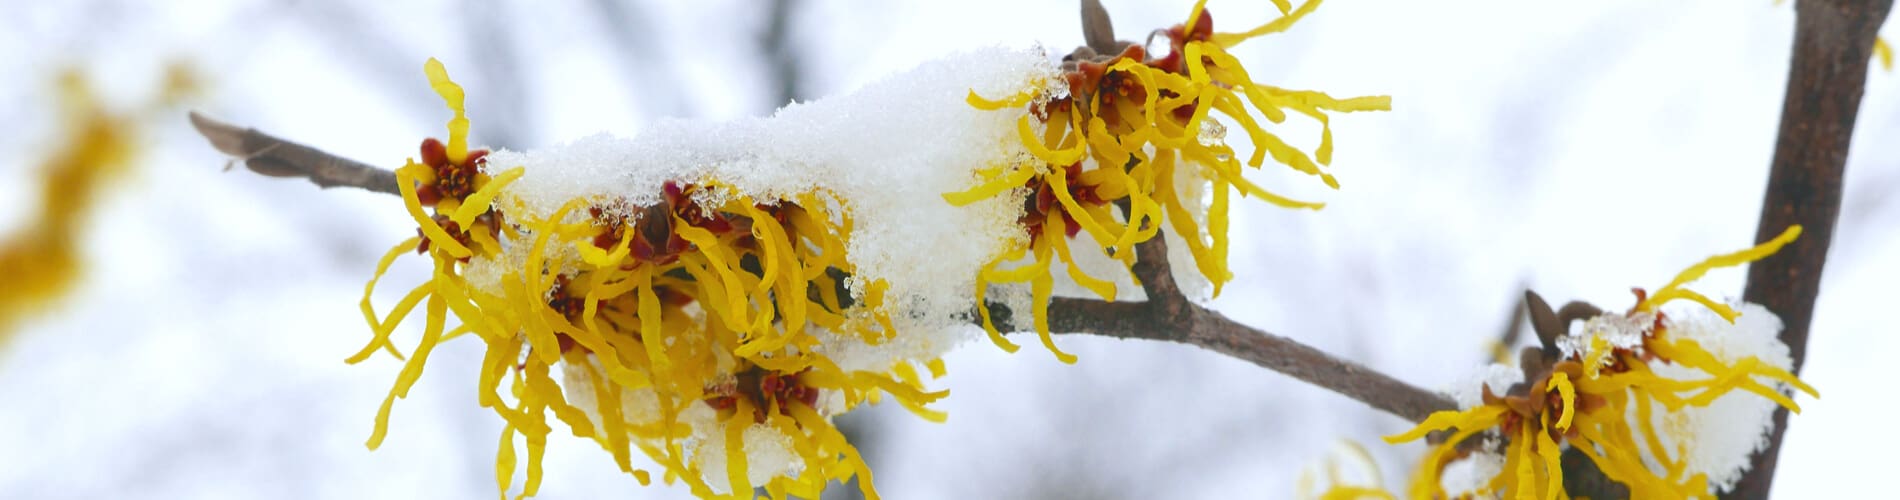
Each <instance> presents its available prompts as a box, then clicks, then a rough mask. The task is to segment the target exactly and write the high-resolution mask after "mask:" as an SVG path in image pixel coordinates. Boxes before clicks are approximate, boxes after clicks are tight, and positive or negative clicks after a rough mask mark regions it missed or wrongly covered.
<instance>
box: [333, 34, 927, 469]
mask: <svg viewBox="0 0 1900 500" xmlns="http://www.w3.org/2000/svg"><path fill="white" fill-rule="evenodd" d="M425 69H426V72H427V74H428V76H429V80H430V83H431V85H432V86H433V87H434V89H435V91H436V92H437V93H438V94H440V95H441V96H442V98H443V100H444V102H445V103H446V104H447V105H448V107H449V108H450V110H452V111H453V112H454V113H455V115H454V118H453V119H452V120H451V121H450V122H449V139H448V141H447V142H446V143H444V142H441V141H436V140H434V139H430V140H427V141H424V142H423V144H422V147H421V151H420V153H421V154H420V161H418V160H416V159H411V160H410V161H409V162H407V164H406V165H405V166H403V167H402V168H401V169H398V170H397V172H396V176H397V180H398V188H399V190H400V191H401V194H402V197H403V201H404V204H405V206H406V210H407V211H408V213H409V215H410V216H411V217H412V218H413V219H414V220H415V221H416V223H417V225H418V227H419V233H420V234H419V235H418V236H417V237H415V238H411V239H409V240H407V241H404V242H402V243H400V244H398V245H397V246H396V247H395V248H393V249H391V250H390V252H389V253H388V254H387V255H386V256H385V257H384V258H383V259H382V261H381V262H380V263H379V264H378V266H377V270H376V276H375V277H373V278H372V279H371V281H370V283H369V284H368V285H367V286H366V289H365V295H364V299H363V303H362V308H363V313H364V315H365V318H366V320H367V321H368V322H369V324H370V326H371V327H372V330H373V332H374V336H373V338H372V340H371V341H370V342H369V343H368V345H366V346H364V348H363V349H362V350H361V351H360V352H358V353H357V354H356V355H354V356H351V357H350V358H349V360H348V361H350V362H352V363H355V362H360V361H363V360H366V359H368V358H369V357H371V356H372V355H374V354H375V353H376V352H377V351H379V350H381V351H386V352H389V353H390V354H392V355H394V356H396V357H397V358H402V357H403V356H402V354H401V353H400V352H399V351H398V350H397V349H396V348H395V347H394V344H393V342H392V340H391V335H392V334H393V333H394V331H395V329H396V327H397V326H398V324H399V323H400V322H401V321H402V320H403V319H404V318H405V317H407V316H409V315H411V314H413V312H414V310H415V309H416V308H417V307H422V308H423V311H424V312H423V315H424V318H425V319H424V321H425V325H424V327H423V332H422V339H421V342H420V344H418V345H417V347H416V348H415V349H414V350H413V351H412V352H411V353H410V354H409V355H408V357H407V360H406V364H405V365H404V367H403V369H402V371H401V374H400V375H399V376H398V378H397V381H396V384H395V386H394V387H393V388H392V389H391V391H390V393H389V396H388V398H387V399H385V401H384V403H383V405H382V407H381V409H380V410H379V411H378V413H377V416H376V427H375V431H374V433H373V434H372V436H371V438H370V440H369V443H368V445H369V446H370V447H371V448H375V447H377V446H379V445H380V444H381V443H382V440H383V439H384V436H385V431H386V429H387V426H388V423H387V422H388V418H389V413H390V410H391V407H392V405H393V403H394V401H395V400H396V399H400V398H402V397H404V396H406V395H407V392H408V390H409V388H410V387H412V385H413V384H414V383H415V382H416V380H417V379H418V378H419V377H420V376H421V374H422V371H423V367H424V364H425V363H426V361H427V358H428V356H429V353H430V351H431V350H432V349H433V348H434V346H435V345H437V344H439V343H440V342H443V341H445V340H449V339H452V338H457V337H462V336H471V337H475V338H477V339H479V340H480V341H481V342H483V343H484V344H485V346H486V355H485V358H484V360H483V361H482V363H481V366H482V370H481V373H480V387H481V390H482V393H481V397H480V402H481V404H482V405H483V406H485V407H488V408H491V409H492V410H493V411H494V412H495V413H496V414H497V415H498V416H500V417H501V418H502V419H503V420H504V421H505V422H506V425H505V427H504V429H503V432H502V435H501V436H500V438H499V447H498V453H497V458H496V480H497V483H498V486H499V488H500V489H501V491H502V493H503V495H504V496H505V495H506V494H507V492H508V491H510V490H511V487H512V481H513V478H514V474H515V471H516V470H517V468H518V465H519V464H518V454H517V452H518V448H517V446H516V442H517V438H519V439H520V440H521V441H523V442H525V443H526V446H525V451H526V464H525V470H526V483H525V484H523V485H522V486H521V489H520V496H522V497H525V496H530V495H533V494H534V493H535V492H536V490H537V489H538V488H539V485H540V481H541V471H542V465H541V459H542V456H543V454H544V453H545V450H546V446H547V438H548V435H549V434H550V433H552V432H553V426H552V425H551V422H550V421H549V418H548V416H549V414H550V413H552V415H553V417H554V419H555V420H559V421H560V422H561V423H562V424H564V425H565V426H566V427H567V428H568V430H569V431H570V432H571V433H572V434H573V435H575V436H577V437H582V438H587V439H591V440H593V441H595V442H596V443H598V444H599V445H600V446H601V447H602V448H603V449H604V450H606V451H607V452H608V453H609V454H611V455H612V457H613V459H614V460H615V462H616V463H617V464H618V465H619V466H620V468H621V469H622V470H623V471H626V472H629V473H631V474H633V475H634V476H635V477H636V478H638V479H639V480H640V481H641V482H642V483H643V484H644V483H646V482H648V481H649V480H650V474H649V473H648V472H647V471H644V470H639V469H636V468H635V467H634V465H633V462H632V460H631V457H632V454H633V452H634V451H635V450H637V451H639V452H640V453H642V454H644V455H646V456H647V457H648V458H650V459H652V460H653V461H654V462H656V463H658V464H660V466H661V467H663V468H664V471H663V474H664V475H663V480H665V481H667V482H669V483H671V482H674V481H680V482H683V483H684V484H686V485H687V486H688V487H689V488H691V490H692V491H693V492H694V493H695V494H696V495H699V496H701V497H738V498H747V497H750V496H751V495H752V493H753V491H754V489H755V488H764V490H765V491H766V492H768V493H769V494H771V495H772V496H773V497H776V498H785V497H786V496H787V495H798V496H801V497H806V498H816V497H817V496H818V494H819V492H820V491H821V490H822V489H823V488H824V486H825V484H826V483H827V482H830V481H838V482H844V481H847V480H850V479H852V478H854V477H855V478H857V479H858V480H859V481H858V484H859V485H860V487H861V489H862V491H863V493H864V494H865V496H866V497H867V498H877V493H876V490H875V489H874V487H873V483H872V479H871V471H870V470H869V468H868V467H867V466H866V465H865V463H864V460H863V458H862V457H861V456H860V455H859V453H858V451H857V449H856V448H855V447H853V446H852V445H851V444H850V443H849V442H847V441H846V440H845V438H844V436H843V435H842V434H841V433H839V431H838V430H837V428H836V427H834V426H833V425H832V424H831V422H830V416H832V415H835V414H837V413H840V412H843V411H848V410H850V409H851V408H854V407H857V406H859V405H862V404H866V403H873V402H877V401H879V400H880V399H883V398H884V397H886V396H888V397H889V398H890V399H891V400H894V401H896V402H897V403H898V404H900V405H902V406H904V407H906V408H908V409H910V410H911V411H913V412H914V413H916V414H918V415H920V416H923V417H925V418H927V419H931V420H937V421H941V420H943V418H944V414H943V413H941V412H938V411H935V410H931V409H929V408H927V407H926V405H928V404H930V403H931V402H933V401H935V400H937V399H939V398H941V397H943V396H944V395H946V394H947V391H936V392H931V391H928V390H926V389H925V387H924V379H923V374H924V373H927V374H928V375H929V376H930V377H932V378H935V377H939V376H941V375H942V374H943V365H942V362H941V361H940V360H937V359H927V360H921V361H899V362H897V363H895V364H892V365H889V368H888V369H887V370H885V371H881V372H879V371H865V370H845V369H843V368H841V367H840V366H839V365H838V364H837V363H835V362H834V361H833V360H832V359H831V358H829V357H828V356H827V355H826V354H825V353H824V352H822V350H821V349H820V345H821V340H822V339H821V337H822V336H824V335H843V336H851V337H854V338H856V339H858V340H861V341H862V342H864V343H866V344H873V345H874V344H878V343H883V342H887V341H890V340H891V339H892V338H894V336H896V335H897V334H898V332H897V331H896V330H895V329H894V327H893V326H892V322H891V318H890V317H889V315H888V311H887V308H885V307H884V304H883V301H884V300H885V297H884V289H885V286H886V285H885V284H884V282H882V281H870V282H866V283H860V282H858V281H862V280H856V279H854V278H853V277H852V276H853V275H854V272H855V269H854V266H853V260H852V259H851V257H850V256H849V255H848V254H847V250H846V249H847V247H848V246H849V244H850V240H851V236H852V233H853V228H852V226H853V224H852V219H851V217H850V203H849V201H848V200H840V199H835V197H833V196H831V195H829V194H828V193H827V192H825V191H824V190H822V189H813V190H810V191H808V192H804V193H799V194H796V195H793V196H788V197H774V198H755V197H754V196H752V195H749V194H747V193H743V192H740V191H738V190H737V189H735V188H733V187H731V186H729V185H726V184H724V183H722V182H721V181H720V180H719V179H717V178H704V179H677V180H669V181H667V182H666V183H665V184H664V188H663V191H664V192H662V193H655V194H656V195H657V196H656V199H658V200H659V201H658V202H657V203H651V204H635V203H632V202H630V201H628V200H625V199H613V198H601V197H578V198H573V199H569V200H567V201H566V202H565V203H564V204H562V205H561V206H560V207H558V209H554V210H552V211H546V212H542V211H537V208H536V207H534V206H532V204H531V203H530V202H529V201H527V200H526V199H525V198H523V197H522V196H519V195H518V193H514V192H512V191H510V186H511V183H513V182H515V181H516V180H517V179H520V178H521V177H522V175H523V169H522V167H513V168H505V169H502V168H497V166H495V165H493V164H492V163H490V162H489V158H490V155H489V154H488V153H487V152H486V151H483V150H469V149H468V144H467V142H468V127H469V122H468V120H467V118H466V117H465V116H464V112H463V111H464V110H463V102H462V101H463V91H462V88H461V87H460V86H459V85H456V84H455V83H454V82H453V81H451V80H450V79H449V77H448V75H447V72H446V71H445V70H444V69H443V67H442V65H441V63H439V62H437V61H435V60H433V59H432V60H430V61H429V63H428V64H427V65H426V67H425ZM410 251H416V252H420V253H422V254H424V255H427V256H428V257H429V259H430V261H431V262H432V263H433V267H434V272H433V274H432V276H431V278H430V279H429V280H428V281H426V282H424V283H422V284H420V285H418V286H416V287H415V288H413V289H411V290H410V291H409V292H408V293H407V294H406V295H405V296H403V298H402V299H400V300H399V301H398V302H397V303H396V305H395V306H394V307H393V308H392V309H390V310H389V311H388V312H387V313H382V314H379V313H378V312H377V311H376V310H375V308H374V307H373V306H372V304H371V300H370V295H371V293H372V292H374V290H375V288H376V285H377V281H378V280H379V279H380V277H381V276H382V274H383V273H384V272H385V271H386V270H387V269H388V268H389V267H390V266H391V265H392V264H393V263H394V261H396V260H397V259H398V258H399V257H401V256H402V255H403V254H405V253H408V252H410ZM450 316H453V317H454V318H455V320H456V321H455V323H456V324H454V325H451V322H450V320H449V318H450ZM557 369H558V370H559V371H560V373H559V374H558V376H557V374H556V373H555V370H557Z"/></svg>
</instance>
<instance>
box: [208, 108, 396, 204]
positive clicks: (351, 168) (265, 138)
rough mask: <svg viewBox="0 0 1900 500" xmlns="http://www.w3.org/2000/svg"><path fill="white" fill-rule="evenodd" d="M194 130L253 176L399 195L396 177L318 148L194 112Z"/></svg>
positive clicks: (391, 173)
mask: <svg viewBox="0 0 1900 500" xmlns="http://www.w3.org/2000/svg"><path fill="white" fill-rule="evenodd" d="M191 126H192V127H195V128H197V129H198V133H199V134H202V135H204V136H205V139H206V140H209V141H211V147H213V148H217V150H218V151H219V152H222V153H224V154H228V155H231V156H233V157H235V159H233V160H232V161H234V162H235V161H242V162H244V167H245V168H249V169H251V171H252V172H257V173H258V174H262V175H266V176H270V177H300V178H304V179H308V180H309V181H310V182H312V183H314V184H316V185H317V187H322V188H333V187H339V186H342V187H353V188H358V189H364V190H369V191H375V192H378V193H388V194H396V173H395V172H392V171H389V170H383V169H380V168H376V167H373V166H370V165H369V164H366V163H363V162H359V161H355V160H351V159H348V158H343V157H340V156H337V155H333V154H330V153H325V152H323V151H320V150H318V149H316V148H312V147H309V146H305V145H302V144H297V143H295V142H290V141H286V140H283V139H279V138H276V137H273V136H271V135H270V134H266V133H263V132H259V131H257V129H254V128H238V127H237V126H236V125H232V124H229V123H224V122H221V121H217V120H213V119H211V118H207V117H205V115H201V114H198V112H196V111H193V112H191Z"/></svg>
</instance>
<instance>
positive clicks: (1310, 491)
mask: <svg viewBox="0 0 1900 500" xmlns="http://www.w3.org/2000/svg"><path fill="white" fill-rule="evenodd" d="M1341 462H1345V463H1347V464H1351V465H1355V466H1356V467H1354V468H1355V469H1357V472H1356V473H1354V472H1348V471H1345V470H1341V467H1340V463H1341ZM1318 469H1319V470H1320V471H1322V472H1321V473H1314V470H1313V468H1310V467H1309V468H1308V469H1307V470H1305V471H1302V472H1301V473H1300V479H1299V483H1298V493H1297V494H1296V495H1294V498H1300V499H1310V500H1393V498H1394V497H1393V496H1392V494H1391V493H1389V492H1387V491H1386V490H1385V486H1384V481H1385V480H1384V478H1383V477H1382V476H1383V475H1382V474H1380V472H1379V463H1378V462H1376V461H1373V460H1372V454H1371V453H1367V452H1366V448H1365V447H1364V446H1360V445H1359V443H1357V442H1353V441H1341V442H1340V445H1339V449H1338V450H1336V451H1334V452H1333V453H1332V454H1331V455H1329V456H1327V457H1326V460H1325V461H1323V462H1321V464H1320V466H1319V467H1318ZM1355 474H1356V475H1355Z"/></svg>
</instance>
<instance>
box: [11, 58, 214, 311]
mask: <svg viewBox="0 0 1900 500" xmlns="http://www.w3.org/2000/svg"><path fill="white" fill-rule="evenodd" d="M197 87H198V84H197V81H196V77H195V76H194V74H193V73H192V72H191V70H190V68H189V67H187V66H186V65H184V64H181V63H173V64H171V65H168V66H167V67H166V74H165V77H164V82H163V84H162V86H161V88H160V91H159V93H158V95H157V96H156V98H155V99H153V102H152V103H151V104H150V105H148V106H147V107H146V109H141V110H135V111H131V112H114V111H111V110H108V109H106V107H105V106H104V105H103V103H101V102H100V99H99V96H98V95H96V94H95V93H94V91H93V89H92V88H91V87H90V86H89V85H88V84H87V82H86V77H85V75H84V74H82V73H81V72H79V71H78V70H76V69H74V70H66V71H64V72H62V73H61V74H60V76H59V78H58V88H57V90H58V93H57V94H58V95H57V102H58V103H59V105H60V111H61V114H62V115H63V116H64V117H65V121H66V132H65V134H64V139H63V140H64V144H63V145H61V146H59V147H58V148H57V149H56V150H55V151H54V152H53V153H52V154H51V155H49V156H48V158H47V159H46V162H45V163H44V164H43V165H42V166H41V170H42V174H41V175H42V176H43V179H44V180H43V183H42V184H41V185H40V189H39V194H40V196H39V200H40V204H39V207H38V209H39V212H38V213H37V214H35V215H31V216H29V218H28V219H27V223H26V224H25V225H24V228H22V229H21V230H19V231H17V232H15V233H14V234H10V235H4V236H0V277H4V278H5V283H6V284H5V286H0V347H4V346H5V344H6V342H7V341H8V339H9V338H10V337H11V336H12V335H13V333H14V330H15V328H17V327H18V325H19V323H20V322H21V321H22V320H24V319H26V318H27V317H28V316H30V315H32V314H34V313H36V312H38V311H39V310H40V309H41V308H44V307H46V306H47V305H49V304H51V303H52V302H53V301H54V300H56V299H57V298H58V297H60V296H61V295H63V294H65V293H66V292H67V291H68V290H70V289H71V288H72V287H73V286H74V285H75V284H77V282H78V280H79V278H80V276H81V273H82V272H83V270H84V267H85V266H84V262H83V257H82V256H81V255H80V253H79V239H80V237H81V234H82V233H83V232H84V231H85V223H86V222H87V220H88V219H89V218H90V217H91V216H92V212H93V209H94V207H96V206H98V204H99V199H100V198H101V197H102V196H103V191H104V189H105V188H106V186H108V185H109V184H110V183H111V182H112V181H113V180H114V179H115V178H118V177H122V176H124V175H125V174H126V172H127V171H128V170H129V169H130V168H131V166H132V162H133V161H134V160H135V159H136V158H137V157H138V147H137V141H138V137H139V135H140V131H141V130H142V129H144V127H145V125H144V124H143V123H142V121H143V120H144V119H145V118H146V117H147V116H149V115H152V114H154V113H153V112H155V111H158V110H160V109H163V108H164V107H165V106H168V105H171V104H175V103H176V102H178V101H179V100H182V99H184V98H186V97H188V96H189V95H191V94H193V93H195V92H196V91H197Z"/></svg>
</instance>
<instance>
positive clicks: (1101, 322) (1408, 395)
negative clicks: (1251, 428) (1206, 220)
mask: <svg viewBox="0 0 1900 500" xmlns="http://www.w3.org/2000/svg"><path fill="white" fill-rule="evenodd" d="M191 120H192V124H194V125H196V126H197V127H198V131H199V133H202V134H204V136H205V138H206V139H209V140H210V141H211V144H212V146H214V147H216V148H217V149H218V150H219V151H223V152H225V153H226V154H230V155H233V156H237V157H238V158H239V159H242V160H245V164H246V165H247V166H249V167H250V168H251V170H253V171H256V172H258V173H260V174H264V175H269V176H273V177H303V178H307V179H310V181H311V182H314V183H316V184H317V185H318V186H323V187H335V186H350V187H357V188H363V189H367V190H370V191H376V192H381V193H389V194H396V180H395V176H394V174H392V173H390V172H389V171H387V170H382V169H379V168H376V167H372V166H369V165H365V164H362V163H358V162H355V161H351V160H347V159H343V158H339V157H337V156H335V155H331V154H329V153H325V152H322V151H319V150H316V149H313V148H310V147H307V146H303V145H300V144H297V143H293V142H290V141H286V140H283V139H279V138H276V137H272V136H270V135H269V134H265V133H263V132H258V131H257V130H255V129H240V128H238V127H236V126H233V125H230V124H226V123H222V122H218V121H215V120H211V119H209V118H205V117H203V116H201V115H199V114H197V113H192V114H191ZM260 165H261V166H260ZM1167 256H1168V246H1167V242H1166V241H1165V240H1164V239H1163V238H1159V237H1157V238H1155V239H1152V240H1149V241H1147V242H1146V243H1142V244H1140V245H1137V246H1136V261H1135V267H1134V272H1135V275H1136V276H1137V277H1139V278H1140V279H1141V283H1142V290H1143V291H1145V292H1147V295H1148V301H1146V302H1103V301H1100V300H1093V299H1079V298H1057V299H1055V300H1054V301H1053V302H1052V303H1051V304H1050V306H1049V318H1050V322H1049V324H1050V329H1051V330H1054V331H1058V332H1065V333H1080V334H1087V335H1100V336H1104V337H1114V338H1120V339H1147V340H1161V341H1168V342H1178V343H1182V344H1188V345H1194V346H1200V347H1202V348H1206V349H1208V350H1211V351H1214V352H1218V353H1221V354H1225V355H1228V356H1232V357H1234V358H1237V359H1241V360H1245V361H1248V362H1251V363H1253V364H1256V365H1259V366H1261V367H1264V368H1267V369H1270V370H1273V371H1277V372H1280V373H1285V374H1287V375H1291V376H1293V378H1297V379H1300V380H1302V381H1306V382H1307V383H1311V384H1313V385H1317V386H1320V387H1323V388H1326V389H1330V390H1332V391H1334V392H1338V393H1340V394H1344V395H1346V396H1347V397H1350V398H1353V399H1356V400H1359V401H1360V402H1363V403H1366V404H1368V405H1371V406H1372V407H1373V408H1378V409H1380V410H1383V411H1385V412H1387V413H1391V414H1393V415H1397V416H1399V417H1402V418H1405V419H1408V420H1411V421H1414V422H1417V421H1422V420H1424V419H1425V417H1426V416H1428V415H1431V414H1432V412H1435V411H1441V410H1452V409H1456V408H1457V405H1456V404H1455V403H1453V402H1452V400H1451V398H1448V397H1446V396H1444V395H1441V394H1438V393H1435V392H1431V391H1427V390H1424V389H1420V388H1418V387H1416V386H1413V385H1411V384H1407V383H1405V382H1401V381H1399V380H1398V379H1394V378H1392V377H1391V376H1388V375H1386V374H1384V373H1380V372H1378V371H1376V370H1373V369H1371V368H1367V367H1366V366H1364V365H1360V364H1358V363H1354V362H1351V361H1347V360H1344V359H1340V358H1338V357H1334V356H1333V355H1330V354H1327V353H1326V352H1325V351H1321V350H1319V349H1316V348H1313V347H1311V346H1308V345H1305V344H1301V343H1299V342H1297V341H1294V340H1293V339H1289V338H1286V337H1281V336H1279V335H1274V334H1272V333H1268V332H1266V331H1262V330H1259V329H1256V328H1253V327H1249V326H1247V325H1243V324H1240V323H1237V322H1235V321H1234V320H1232V319H1228V318H1227V316H1225V315H1222V314H1221V313H1219V312H1215V311H1213V310H1210V309H1207V308H1205V307H1202V306H1201V305H1199V304H1195V303H1194V302H1193V301H1191V300H1188V298H1187V297H1186V296H1184V295H1183V294H1182V293H1181V290H1180V288H1179V286H1178V285H1177V284H1176V283H1175V281H1174V275H1173V273H1172V272H1171V271H1170V270H1169V269H1168V257H1167ZM989 307H990V308H991V310H992V311H993V312H994V313H995V314H994V317H995V318H996V321H997V325H998V327H999V328H1005V329H1013V328H1010V327H1008V326H1006V325H1013V324H1015V323H1014V322H1012V321H1011V319H1012V318H1015V317H1016V315H1014V314H1012V313H1011V311H1009V310H1008V309H1007V308H1006V307H1003V306H1001V305H996V304H991V305H989Z"/></svg>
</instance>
